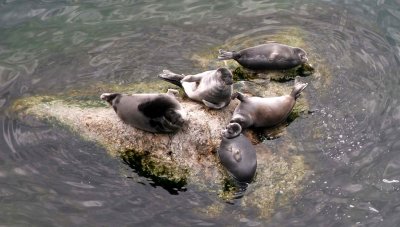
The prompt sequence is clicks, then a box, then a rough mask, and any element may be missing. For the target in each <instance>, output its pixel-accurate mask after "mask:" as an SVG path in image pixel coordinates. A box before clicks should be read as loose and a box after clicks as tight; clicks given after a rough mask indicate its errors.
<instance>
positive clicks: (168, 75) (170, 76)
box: [158, 69, 185, 87]
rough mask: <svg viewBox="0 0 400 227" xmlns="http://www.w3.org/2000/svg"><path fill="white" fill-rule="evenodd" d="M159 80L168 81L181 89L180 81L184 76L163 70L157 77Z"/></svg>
mask: <svg viewBox="0 0 400 227" xmlns="http://www.w3.org/2000/svg"><path fill="white" fill-rule="evenodd" d="M158 77H160V78H161V79H163V80H165V81H168V82H170V83H172V84H175V85H176V86H179V87H182V84H181V80H182V79H183V78H184V77H185V76H184V75H180V74H176V73H173V72H171V71H169V70H167V69H164V70H163V72H162V73H160V74H159V75H158Z"/></svg>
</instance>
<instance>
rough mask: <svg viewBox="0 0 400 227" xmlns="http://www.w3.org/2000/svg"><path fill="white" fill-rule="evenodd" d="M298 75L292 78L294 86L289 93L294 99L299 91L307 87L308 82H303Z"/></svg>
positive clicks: (298, 94)
mask: <svg viewBox="0 0 400 227" xmlns="http://www.w3.org/2000/svg"><path fill="white" fill-rule="evenodd" d="M299 78H300V77H299V76H296V78H295V80H294V87H293V90H292V92H291V93H290V96H292V97H293V98H294V99H297V98H298V97H299V96H300V93H301V92H302V91H303V90H304V88H306V87H307V85H308V83H303V82H300V81H299Z"/></svg>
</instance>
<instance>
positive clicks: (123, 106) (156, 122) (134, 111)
mask: <svg viewBox="0 0 400 227" xmlns="http://www.w3.org/2000/svg"><path fill="white" fill-rule="evenodd" d="M177 92H178V91H176V90H172V89H170V90H168V92H167V94H132V95H127V94H120V93H103V94H102V95H101V96H100V98H101V99H102V100H105V101H107V102H108V103H109V104H110V105H111V106H112V107H113V108H114V110H115V112H116V113H117V115H118V117H119V118H120V119H121V120H122V121H123V122H124V123H126V124H129V125H131V126H133V127H135V128H138V129H141V130H144V131H147V132H156V133H171V132H176V131H177V130H178V129H180V128H181V127H182V126H183V124H184V112H183V109H182V107H181V105H180V103H179V102H178V101H177V100H176V98H175V96H174V95H175V94H176V93H177Z"/></svg>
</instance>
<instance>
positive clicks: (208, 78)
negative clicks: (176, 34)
mask: <svg viewBox="0 0 400 227" xmlns="http://www.w3.org/2000/svg"><path fill="white" fill-rule="evenodd" d="M159 77H160V78H162V79H163V80H166V81H168V82H171V83H173V84H175V85H178V86H180V87H183V89H184V90H185V93H186V95H187V96H188V97H189V98H190V99H192V100H195V101H198V102H202V103H204V105H206V106H207V107H209V108H212V109H221V108H223V107H225V106H227V105H228V104H229V103H230V101H231V96H232V84H233V75H232V73H231V72H230V71H229V69H227V68H218V69H216V70H210V71H206V72H202V73H199V74H195V75H187V76H184V75H180V74H176V73H173V72H171V71H169V70H164V71H163V72H162V73H161V74H160V75H159Z"/></svg>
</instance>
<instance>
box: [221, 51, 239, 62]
mask: <svg viewBox="0 0 400 227" xmlns="http://www.w3.org/2000/svg"><path fill="white" fill-rule="evenodd" d="M218 53H219V56H218V60H229V59H237V58H238V54H237V53H236V52H235V51H225V50H221V49H220V50H218Z"/></svg>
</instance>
